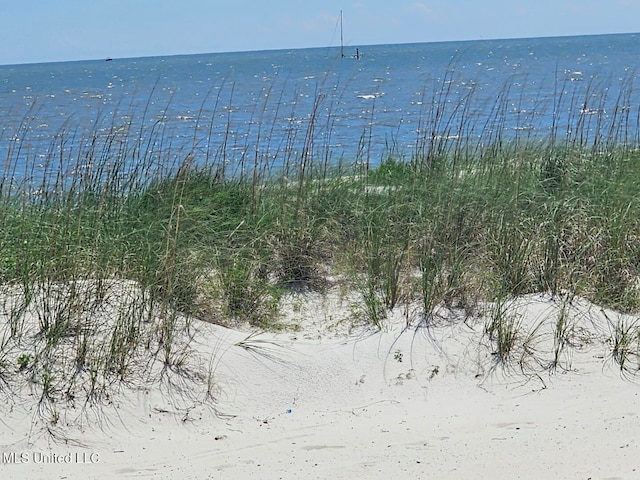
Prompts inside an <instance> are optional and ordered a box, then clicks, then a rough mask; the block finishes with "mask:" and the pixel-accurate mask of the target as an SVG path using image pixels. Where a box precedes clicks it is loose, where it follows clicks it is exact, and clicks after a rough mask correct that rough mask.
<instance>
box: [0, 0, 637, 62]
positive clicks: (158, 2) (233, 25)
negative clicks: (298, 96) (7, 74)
mask: <svg viewBox="0 0 640 480" xmlns="http://www.w3.org/2000/svg"><path fill="white" fill-rule="evenodd" d="M0 8H1V10H0V12H1V13H0V64H14V63H33V62H47V61H65V60H84V59H101V58H106V57H113V58H121V57H140V56H153V55H174V54H189V53H208V52H228V51H241V50H271V49H281V48H284V49H289V48H305V47H319V46H326V45H333V46H337V45H339V43H340V34H339V31H337V30H336V25H337V20H338V17H339V13H340V10H343V11H344V29H345V34H344V36H345V44H347V45H351V46H356V45H366V44H380V43H407V42H433V41H449V40H474V39H481V38H486V39H488V38H517V37H545V36H559V35H582V34H600V33H631V32H638V31H640V23H639V22H640V0H536V1H530V0H527V1H524V0H519V1H518V0H394V1H392V0H315V1H311V0H0Z"/></svg>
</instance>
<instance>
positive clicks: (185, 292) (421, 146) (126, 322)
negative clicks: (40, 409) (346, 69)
mask: <svg viewBox="0 0 640 480" xmlns="http://www.w3.org/2000/svg"><path fill="white" fill-rule="evenodd" d="M495 111H496V112H497V113H496V114H495V115H496V116H497V118H496V122H495V123H500V122H499V121H498V120H499V118H498V116H499V115H501V113H499V112H500V111H501V109H500V108H495ZM468 120H469V119H466V118H463V119H462V120H461V121H460V124H459V126H458V127H456V125H455V124H452V120H451V119H446V118H445V119H443V118H439V117H438V116H435V117H434V118H433V119H432V121H433V122H434V125H433V128H434V129H435V130H433V129H431V130H430V131H431V132H436V133H430V134H429V135H428V136H425V137H424V138H421V139H419V142H418V148H417V149H416V152H415V154H414V155H413V156H412V157H411V158H410V159H408V160H401V159H399V158H393V157H390V158H388V159H386V160H385V161H383V162H381V163H380V164H377V165H372V164H370V163H369V162H368V161H357V162H354V163H353V164H347V163H344V162H342V163H340V164H335V165H334V164H329V163H327V162H326V160H323V161H321V162H316V161H315V158H314V157H313V156H309V155H307V152H303V153H301V154H300V156H299V157H297V158H295V157H291V156H288V157H287V158H286V159H285V160H284V161H283V162H282V163H281V164H274V163H273V162H271V163H269V161H266V160H265V161H264V162H263V161H262V160H261V159H260V158H259V156H258V154H257V153H256V156H255V157H256V158H255V161H254V162H253V164H252V165H253V166H252V167H247V166H246V165H245V170H244V171H243V174H242V175H238V174H237V173H229V172H228V171H227V170H226V163H225V162H226V159H218V158H211V159H210V161H209V162H199V161H198V157H197V149H196V146H194V150H193V151H188V152H175V151H171V149H170V148H168V149H167V150H164V149H163V145H164V144H165V143H163V140H164V139H163V138H162V135H163V134H162V132H159V133H158V138H155V139H151V140H149V149H150V150H149V151H150V152H151V153H148V154H147V155H149V156H148V157H147V156H145V155H141V154H140V151H139V150H138V149H137V147H135V145H137V143H136V142H135V140H127V139H122V138H121V136H120V135H121V133H119V131H117V130H116V129H114V131H113V132H111V133H109V134H107V135H106V136H102V137H101V138H100V139H97V140H96V139H94V141H93V142H91V143H90V147H88V149H89V150H88V151H85V152H83V156H84V158H86V159H90V160H91V161H90V162H88V164H90V167H91V168H84V169H80V168H76V169H75V170H74V171H73V173H72V174H71V175H70V176H69V177H65V178H62V177H61V176H60V175H57V174H55V173H54V171H55V169H53V166H51V168H50V169H47V171H48V172H49V175H45V176H43V178H44V179H43V180H42V181H41V183H38V182H34V181H33V179H31V180H28V179H27V180H24V181H22V182H17V183H15V182H13V183H12V182H9V180H8V177H6V178H5V179H4V181H3V183H2V185H0V204H1V205H0V285H2V287H1V288H2V292H0V293H1V294H2V296H3V298H4V300H3V301H4V303H3V309H4V311H3V313H4V315H5V317H6V318H7V326H8V328H7V329H6V331H5V332H4V336H3V337H2V339H1V342H0V352H2V353H1V354H0V380H3V381H4V383H0V385H10V384H11V382H10V381H9V380H8V379H9V378H10V377H13V376H16V375H18V376H20V377H21V378H24V379H25V380H26V381H27V382H28V383H29V384H30V385H35V386H38V388H39V389H40V394H41V402H42V404H43V405H45V406H47V405H48V406H49V407H47V408H50V406H51V405H53V404H54V403H55V401H56V400H58V399H61V398H67V399H70V398H74V396H75V395H78V391H79V389H80V387H79V386H80V385H83V387H82V389H83V390H82V391H83V392H84V395H85V397H86V399H87V400H89V401H97V402H98V401H101V400H104V398H105V397H108V395H109V392H110V391H111V390H110V389H111V388H112V387H113V386H114V385H117V384H120V383H121V382H130V381H131V379H132V378H139V377H140V376H141V375H142V376H144V375H151V374H152V373H151V372H152V371H154V370H153V367H152V366H151V363H150V362H149V360H148V359H149V358H154V359H155V360H156V361H157V362H158V363H159V365H160V367H161V373H162V374H165V373H166V374H170V373H172V372H173V373H178V374H182V373H184V370H183V369H184V366H185V358H186V357H187V356H188V354H189V344H188V338H189V334H188V332H189V331H190V330H189V329H190V325H192V322H194V321H206V322H212V323H220V324H224V325H239V324H250V325H253V326H257V327H261V328H279V318H278V305H279V300H280V297H281V296H282V295H283V293H286V292H288V291H291V290H295V291H309V290H313V291H322V290H323V289H325V288H326V287H327V277H328V275H329V274H330V273H335V272H338V273H340V274H341V278H342V279H344V280H343V282H344V287H345V288H349V289H355V290H357V291H358V292H360V293H361V294H362V309H361V310H360V314H361V315H362V317H363V318H364V319H366V320H368V321H369V322H371V324H373V325H374V326H376V327H378V328H380V327H381V326H382V325H383V323H384V321H385V316H386V314H387V312H388V311H389V310H390V309H393V308H394V307H396V306H398V305H402V304H409V303H414V302H417V303H418V304H419V305H420V306H421V309H422V312H421V315H422V317H423V318H424V324H425V325H427V326H428V325H430V324H431V322H432V320H433V318H432V313H433V311H434V309H435V308H436V307H437V306H439V305H445V306H446V307H448V308H451V309H462V310H464V311H465V312H466V313H467V314H468V315H471V314H473V312H474V310H475V309H476V307H477V306H478V304H479V303H480V302H481V301H487V302H494V301H495V307H494V309H493V311H492V313H491V315H490V319H489V321H488V323H487V324H486V333H487V335H488V337H489V340H490V341H492V342H494V343H495V344H496V349H495V353H496V355H497V357H498V359H499V361H500V362H508V361H509V360H510V359H511V358H512V356H513V355H514V348H515V345H516V340H517V338H518V335H519V327H520V324H519V322H518V319H517V318H516V317H514V316H512V315H511V314H510V313H509V312H508V310H507V307H506V305H507V301H508V299H510V298H513V297H515V296H519V295H523V294H527V293H531V292H548V293H550V294H552V295H559V294H561V293H562V294H565V293H566V292H569V293H570V295H571V296H572V297H573V296H581V297H585V298H588V299H590V300H592V301H593V302H595V303H597V304H599V305H602V306H608V307H612V308H614V309H617V310H620V311H624V312H634V311H637V310H638V308H639V307H640V291H639V289H638V278H639V276H640V200H639V199H638V195H637V192H638V191H639V188H638V187H639V182H640V151H638V149H637V148H636V145H635V144H634V145H631V146H630V145H629V144H628V143H626V142H623V141H622V140H619V138H618V137H617V136H615V137H614V136H613V133H612V134H611V135H606V132H604V133H603V132H602V131H599V130H598V131H595V133H594V132H593V130H592V129H591V127H588V126H587V125H586V124H585V123H584V120H583V116H577V117H576V119H575V120H576V125H575V128H572V129H570V130H571V131H572V132H573V133H572V136H571V137H569V138H568V139H565V140H563V141H561V142H560V141H557V140H555V138H548V139H542V140H540V139H537V140H535V139H528V140H522V139H518V138H514V139H505V138H502V137H501V136H500V135H499V134H495V133H494V132H493V130H491V132H490V133H488V134H487V136H486V137H484V138H482V139H481V140H479V141H478V140H473V141H471V140H465V137H464V135H463V134H464V132H465V129H466V125H467V124H468ZM614 120H615V119H614ZM593 121H594V122H595V119H594V120H593ZM620 121H622V119H620ZM581 122H582V123H581ZM602 124H603V125H605V122H603V123H602ZM440 125H442V131H441V132H439V131H438V130H437V129H438V127H439V126H440ZM625 125H626V124H625ZM313 128H314V126H313V124H312V123H311V124H310V126H309V128H308V130H307V132H306V136H307V138H308V139H309V140H308V141H305V144H307V143H309V144H311V143H312V142H311V138H312V137H313V135H314V132H313ZM456 128H457V129H458V131H456ZM603 128H604V127H603ZM608 128H609V130H607V131H609V132H618V131H620V130H624V131H625V132H626V133H627V135H628V128H629V127H628V126H627V127H624V128H623V127H620V128H616V127H615V126H610V125H609V127H608ZM64 133H65V132H61V136H63V134H64ZM440 133H442V135H441V134H440ZM454 134H455V135H454ZM128 135H129V136H131V135H132V134H131V133H130V132H129V133H128ZM127 141H130V142H131V145H134V146H130V145H129V144H127ZM112 149H115V150H112ZM154 149H155V150H154ZM163 155H166V158H165V160H166V161H165V162H164V164H165V165H174V168H170V169H159V168H156V167H155V166H154V165H155V163H154V162H155V160H154V159H156V158H162V157H163ZM123 156H124V157H125V160H130V162H129V163H127V162H125V161H122V162H112V159H113V158H114V157H117V158H121V157H123ZM127 157H128V158H127ZM63 160H65V161H66V160H68V161H69V163H72V161H71V158H69V159H63ZM243 161H244V160H243ZM12 162H15V159H13V158H8V159H7V162H6V165H8V166H9V167H8V168H6V169H5V171H6V172H11V171H15V170H16V168H17V167H16V166H15V165H14V164H13V163H12ZM131 162H133V163H131ZM132 164H133V165H135V168H131V165H132ZM249 164H250V163H249V162H248V161H247V165H249ZM22 168H24V167H22ZM26 170H27V171H29V166H27V168H26ZM567 322H568V320H567V319H566V317H565V316H564V312H563V314H562V316H561V317H559V319H558V321H557V331H556V336H555V342H556V343H555V348H556V353H555V358H554V362H553V367H554V368H555V366H556V365H557V364H558V363H559V362H560V360H561V356H562V354H563V351H564V350H565V349H566V348H567V344H568V341H567V335H568V333H567V332H568V331H569V329H570V326H571V325H570V324H569V323H567ZM635 326H636V324H635V323H634V324H632V325H627V324H621V325H620V326H619V328H617V329H616V337H615V338H616V344H615V358H616V359H619V362H620V366H621V367H623V366H624V362H625V360H626V359H628V357H629V355H630V352H632V350H633V349H634V348H637V342H638V334H637V330H634V331H633V332H631V331H630V328H632V327H633V328H635ZM185 338H186V340H185ZM634 342H635V343H634ZM632 343H633V345H632ZM156 373H157V372H156ZM436 373H437V372H436ZM209 382H211V379H210V378H209ZM210 390H211V388H210ZM85 401H86V400H85ZM51 417H52V418H53V417H55V415H54V414H53V413H52V414H51Z"/></svg>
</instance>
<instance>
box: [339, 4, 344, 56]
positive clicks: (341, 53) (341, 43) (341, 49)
mask: <svg viewBox="0 0 640 480" xmlns="http://www.w3.org/2000/svg"><path fill="white" fill-rule="evenodd" d="M340 57H342V58H344V37H343V35H342V10H340Z"/></svg>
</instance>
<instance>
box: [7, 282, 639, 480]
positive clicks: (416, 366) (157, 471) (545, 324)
mask: <svg viewBox="0 0 640 480" xmlns="http://www.w3.org/2000/svg"><path fill="white" fill-rule="evenodd" d="M294 297H295V298H294ZM559 309H560V303H559V301H558V299H554V298H551V297H549V296H542V295H532V296H526V297H521V298H518V299H517V300H515V301H514V302H513V304H511V305H509V311H510V312H512V314H513V315H515V316H516V317H517V318H518V321H519V325H520V330H519V331H520V332H528V333H532V332H533V333H535V335H526V334H525V333H522V334H521V335H520V337H519V338H520V339H521V342H520V343H519V345H520V347H519V348H517V349H514V351H513V354H512V358H511V359H509V361H506V362H501V361H499V359H498V358H497V355H496V352H495V351H494V350H493V349H492V345H491V342H490V341H489V339H488V338H487V335H486V331H485V326H486V320H485V319H484V316H483V314H482V312H479V313H478V315H476V316H473V317H467V318H465V317H462V316H461V315H459V314H457V313H456V312H454V311H447V310H444V309H441V310H439V311H438V312H436V315H434V316H433V318H431V319H429V324H428V326H427V323H426V322H425V319H419V318H417V317H416V316H415V315H414V314H413V313H412V311H411V307H410V306H404V307H402V308H396V309H395V310H394V311H393V312H392V313H391V315H390V316H389V318H388V319H387V320H386V321H385V324H384V326H383V329H382V330H381V331H377V330H376V329H373V328H372V327H371V326H370V325H369V326H367V325H358V324H355V323H354V322H353V321H352V317H351V316H350V315H351V313H350V312H352V311H353V304H350V303H349V300H345V299H344V298H341V297H340V296H339V295H337V294H336V295H331V294H329V295H326V296H322V295H319V294H308V295H301V296H295V295H294V296H292V298H291V299H290V301H289V303H288V304H286V305H285V308H284V309H283V312H284V320H285V322H284V323H288V324H289V325H295V326H296V327H295V328H286V329H283V330H282V331H279V332H257V331H249V330H247V329H228V328H225V327H221V326H218V325H214V324H209V323H206V322H198V323H197V324H196V325H194V327H193V328H194V329H195V332H194V333H193V337H192V338H193V340H192V343H191V346H192V348H193V349H194V351H196V352H197V354H194V355H192V357H191V360H190V361H193V362H201V363H202V365H208V369H209V371H210V372H213V375H212V376H211V378H213V382H214V389H213V390H212V391H211V392H210V393H212V395H213V399H210V400H209V401H205V400H206V399H205V398H204V396H203V395H201V390H202V384H203V382H204V380H203V379H202V378H195V377H194V378H191V379H188V378H187V379H184V383H183V384H182V385H174V388H172V389H168V388H162V383H161V384H160V385H154V386H150V387H149V388H122V389H121V391H120V392H118V393H116V394H114V395H113V397H112V398H111V401H110V402H108V404H107V405H103V406H102V407H100V408H85V409H81V408H77V407H76V408H72V407H70V406H66V407H64V408H62V406H59V408H61V410H60V411H61V412H62V413H61V420H60V423H61V424H62V425H63V428H62V431H64V432H65V433H64V437H65V438H66V440H65V439H60V438H58V439H56V438H53V437H52V436H51V435H50V434H49V433H48V432H47V429H46V425H42V423H41V422H37V421H34V419H35V417H36V412H37V403H38V402H37V399H36V398H34V397H33V396H32V395H31V394H29V393H28V392H21V393H17V394H16V395H15V396H13V397H12V399H11V400H7V399H5V401H4V402H3V403H4V405H3V410H4V414H3V418H2V421H1V423H2V428H1V429H0V449H1V450H2V468H1V470H2V476H3V478H23V479H54V478H55V479H58V478H59V479H76V478H77V479H80V478H83V479H87V478H96V479H98V478H100V479H105V478H133V477H145V478H185V479H204V478H209V479H218V478H256V479H257V478H260V479H295V478H305V479H312V478H313V479H316V478H317V479H324V478H332V479H353V478H367V479H387V478H434V479H459V478H500V479H502V478H504V479H513V478H520V479H534V478H535V479H539V478H563V479H584V480H586V479H632V478H638V477H639V476H640V471H638V469H640V460H638V458H639V456H638V449H639V444H638V436H637V422H638V408H637V406H638V402H639V401H640V398H639V396H638V395H639V393H640V384H639V383H638V381H637V380H636V379H635V378H634V377H633V375H632V373H626V372H625V373H623V372H621V369H620V366H619V364H618V363H616V362H615V361H614V360H613V357H612V338H613V335H614V332H613V330H614V328H615V325H617V324H618V323H619V321H620V320H621V319H623V317H622V316H621V315H618V314H616V313H615V312H611V311H605V310H602V309H600V308H598V307H596V306H594V305H592V304H590V303H588V302H586V301H584V300H580V299H574V300H573V301H572V302H571V305H570V307H569V310H570V318H571V320H570V327H571V335H568V336H567V338H570V339H571V344H570V345H566V347H565V348H564V349H563V351H562V352H561V355H560V362H559V363H558V365H557V366H556V368H548V365H547V364H546V363H545V362H547V361H548V359H549V358H551V357H550V356H552V350H553V341H552V338H553V325H554V324H555V319H556V318H557V315H558V312H559ZM458 313H459V312H458ZM525 340H527V341H525ZM629 361H631V360H629ZM633 361H635V362H637V360H635V357H633ZM634 368H635V369H636V370H637V363H636V364H635V365H634V366H633V367H632V368H630V369H629V370H630V371H631V372H632V371H633V369H634ZM209 390H211V388H209Z"/></svg>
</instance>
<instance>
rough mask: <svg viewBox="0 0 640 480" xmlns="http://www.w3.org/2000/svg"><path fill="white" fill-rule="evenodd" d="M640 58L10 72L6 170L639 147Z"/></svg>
mask: <svg viewBox="0 0 640 480" xmlns="http://www.w3.org/2000/svg"><path fill="white" fill-rule="evenodd" d="M639 46H640V34H624V35H599V36H582V37H558V38H537V39H520V40H518V39H513V40H483V41H474V42H443V43H422V44H401V45H377V46H361V47H359V48H358V50H359V53H360V57H359V58H354V56H353V55H354V54H355V47H354V48H347V49H346V53H347V54H348V55H347V56H346V58H340V55H339V49H338V48H331V47H327V48H316V49H299V50H279V51H261V52H242V53H217V54H206V55H184V56H171V57H150V58H133V59H113V60H112V61H105V60H95V61H79V62H63V63H43V64H30V65H14V66H11V65H9V66H0V119H1V120H0V122H1V123H0V162H3V163H4V171H3V174H4V177H7V176H14V177H15V176H20V175H23V176H25V175H26V176H29V175H31V176H38V173H37V172H38V171H39V170H41V171H45V170H46V171H47V172H60V171H66V170H69V169H73V168H78V167H79V166H82V165H84V164H86V163H89V162H93V161H96V158H95V157H96V155H97V154H98V153H100V152H107V153H105V155H106V154H108V155H109V156H112V157H115V158H113V159H112V161H114V162H115V161H116V160H117V161H123V162H129V163H131V164H133V163H135V162H140V161H150V160H153V161H157V162H165V163H166V162H168V161H170V160H171V161H176V162H179V161H181V160H183V159H184V158H187V156H188V157H189V158H192V159H194V161H195V162H197V163H200V164H203V163H212V162H224V163H225V164H228V165H231V166H234V167H236V168H237V169H242V168H248V166H247V165H248V164H249V163H251V162H266V163H272V164H278V163H280V164H282V163H286V162H287V161H288V160H290V159H292V158H299V157H300V155H313V156H314V157H320V158H322V159H323V160H328V161H331V162H338V161H343V162H351V161H365V160H366V161H370V162H372V163H375V162H378V161H380V160H381V159H383V158H385V157H386V156H387V155H390V154H392V155H396V156H398V157H400V158H410V157H411V156H412V155H414V154H415V153H416V152H418V151H419V150H420V148H421V146H422V147H424V145H425V144H427V143H428V142H429V140H430V139H433V138H435V137H438V138H445V139H447V141H450V142H467V144H472V145H473V144H478V145H480V144H485V143H490V142H492V141H496V140H498V139H504V138H508V139H528V140H536V139H548V138H550V136H554V138H559V139H562V138H571V137H572V135H577V133H576V130H577V129H580V132H579V133H580V135H584V136H586V137H589V136H593V137H594V138H597V137H598V136H602V135H604V134H607V135H609V136H612V135H613V136H615V137H616V140H617V141H621V142H631V143H638V130H639V128H638V118H639V117H640V110H639V109H640V91H639V90H638V88H637V87H636V84H637V83H638V82H637V76H638V72H637V65H638V56H637V52H638V47H639ZM116 144H117V145H116ZM114 145H116V146H115V147H114ZM0 164H2V163H0Z"/></svg>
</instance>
